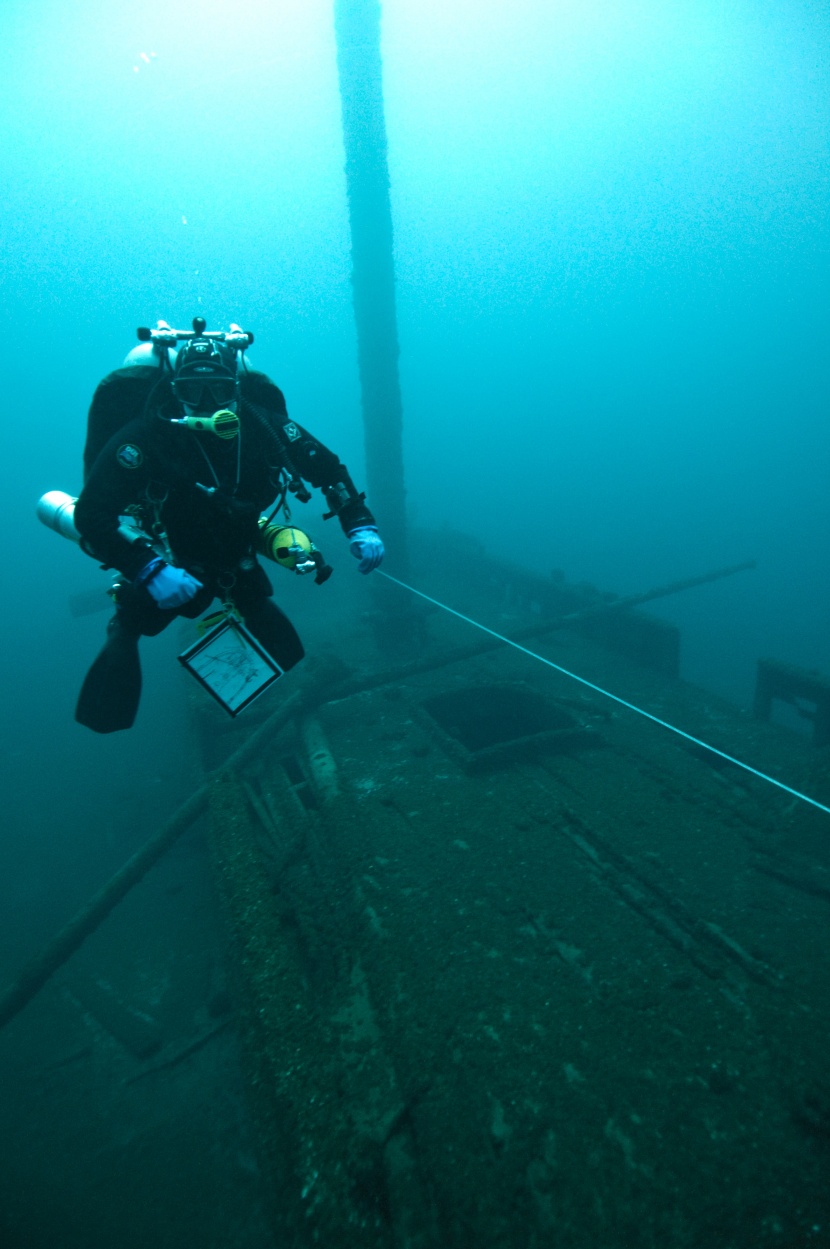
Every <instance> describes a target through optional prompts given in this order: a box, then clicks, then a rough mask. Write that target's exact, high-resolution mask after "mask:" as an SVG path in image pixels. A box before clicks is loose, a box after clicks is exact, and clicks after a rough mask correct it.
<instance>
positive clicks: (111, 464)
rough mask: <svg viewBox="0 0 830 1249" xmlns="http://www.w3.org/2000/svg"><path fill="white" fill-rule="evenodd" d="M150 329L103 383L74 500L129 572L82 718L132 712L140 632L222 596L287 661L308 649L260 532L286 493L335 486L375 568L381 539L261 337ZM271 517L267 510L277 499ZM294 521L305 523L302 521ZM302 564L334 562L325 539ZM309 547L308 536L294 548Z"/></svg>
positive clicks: (102, 725) (97, 550)
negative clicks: (275, 369) (279, 590)
mask: <svg viewBox="0 0 830 1249" xmlns="http://www.w3.org/2000/svg"><path fill="white" fill-rule="evenodd" d="M205 327H206V323H205V321H204V319H203V318H201V317H196V318H195V319H194V321H193V333H190V331H182V330H172V329H171V328H170V326H169V325H167V323H166V322H163V321H160V322H159V323H158V326H157V328H156V329H153V330H149V329H142V330H139V338H140V339H143V340H144V341H143V342H142V343H141V345H140V346H138V347H136V348H134V349H133V350H132V351H131V352H130V353H129V355H128V356H127V358H126V360H125V361H124V366H123V367H122V368H120V369H116V370H115V371H114V372H113V373H110V374H109V375H108V376H107V377H105V378H104V379H103V381H102V382H101V383H100V384H99V386H98V388H97V389H96V391H95V395H94V397H93V400H92V405H91V407H90V413H89V423H88V427H87V442H86V447H85V450H84V486H83V490H82V491H81V494H80V496H79V497H78V499H77V502H76V503H75V509H74V525H75V529H76V530H77V533H78V534H79V535H80V539H81V546H82V548H83V549H84V550H85V551H86V553H87V554H88V555H91V556H93V557H94V558H95V559H97V560H99V561H100V562H101V564H102V566H103V567H104V568H114V569H116V570H117V572H118V574H119V576H118V579H117V581H116V583H115V586H114V588H113V591H112V593H113V598H114V600H115V604H116V610H115V615H114V616H113V617H112V619H111V620H110V622H109V625H108V627H107V641H106V644H105V646H104V648H103V650H102V651H101V653H100V654H99V655H98V657H97V659H96V660H95V661H94V663H93V664H92V667H91V668H90V670H89V672H88V674H87V676H86V679H85V680H84V683H83V686H82V689H81V693H80V696H79V698H78V704H77V708H76V712H75V718H76V720H77V721H78V722H79V723H80V724H83V725H85V726H86V727H88V728H90V729H92V730H94V731H95V732H97V733H112V732H116V731H118V730H120V729H128V728H130V727H131V726H132V724H133V722H134V720H135V716H136V712H137V710H138V704H139V699H140V696H141V667H140V663H139V654H138V640H139V638H140V637H141V636H142V635H147V636H155V635H156V634H157V633H160V632H161V631H162V630H163V629H165V628H166V627H167V625H169V624H170V623H171V621H173V620H175V619H176V617H177V616H187V617H191V618H192V617H195V616H198V615H200V614H201V613H202V612H204V611H205V610H206V608H207V607H208V606H209V605H210V603H211V602H212V601H213V600H214V598H216V597H219V598H221V599H222V600H223V602H224V604H225V606H226V608H227V610H228V611H235V612H236V613H237V615H238V616H241V618H242V621H243V622H244V625H245V627H246V628H247V629H248V631H249V632H250V633H251V634H252V635H253V637H254V638H255V639H256V640H257V642H259V644H260V645H261V646H262V647H263V648H264V649H265V650H266V651H267V652H268V654H269V655H270V656H271V657H272V658H273V660H274V661H275V662H276V664H277V665H278V667H279V668H281V669H283V670H287V669H289V668H293V667H294V665H295V664H297V663H298V662H299V661H300V660H301V659H302V658H303V655H304V651H303V645H302V642H301V641H300V638H299V636H298V634H297V632H296V630H295V629H294V626H293V625H292V623H291V621H290V620H289V619H288V617H287V616H286V615H285V614H284V613H283V612H282V611H281V610H280V609H279V608H278V607H277V606H276V604H275V603H274V601H273V597H272V596H273V589H272V587H271V583H270V581H269V579H268V576H267V575H266V573H265V570H264V569H263V568H262V566H261V565H260V563H259V561H258V559H257V552H258V551H259V552H262V551H263V545H262V535H263V531H264V530H266V531H267V524H268V523H269V522H270V521H271V520H272V519H273V517H274V516H275V515H276V513H277V512H278V511H279V509H280V508H281V507H282V508H284V509H285V510H286V515H288V512H287V497H288V495H289V494H292V495H294V496H295V497H296V498H297V499H298V500H299V501H301V502H306V501H307V500H308V499H310V498H311V495H310V493H309V491H308V490H307V489H306V485H305V483H306V482H308V483H310V485H312V486H314V487H315V488H317V489H320V490H322V492H323V494H324V496H325V499H326V502H327V504H328V507H329V511H328V513H327V514H326V516H325V519H328V518H330V517H332V516H336V517H337V519H338V521H339V522H340V526H341V528H342V529H343V532H344V533H345V535H346V537H347V539H348V540H349V543H350V550H351V552H352V554H353V555H354V556H355V557H356V558H357V559H358V560H359V561H360V564H359V571H360V572H362V573H369V572H371V571H372V570H373V569H374V568H376V567H377V566H378V564H379V563H380V562H381V559H382V558H383V543H382V541H381V539H380V535H379V533H378V529H377V525H376V524H375V520H374V517H373V516H372V513H371V512H370V511H369V509H368V508H367V506H366V504H365V501H364V497H365V496H364V495H363V494H361V493H359V492H358V491H357V489H356V488H355V486H354V484H353V482H352V480H351V478H350V476H349V474H348V471H347V470H346V468H345V467H344V465H343V464H341V462H340V460H339V459H338V457H337V456H336V455H335V454H334V453H333V452H332V451H329V450H328V448H327V447H325V446H323V444H322V443H321V442H319V441H318V440H317V439H316V438H314V437H313V436H312V435H311V434H310V433H308V431H307V430H305V429H303V427H302V426H300V425H298V424H297V423H296V422H294V421H292V420H290V419H289V416H288V412H287V409H286V405H285V399H284V397H283V394H282V392H281V391H280V390H279V388H278V387H277V386H276V385H274V383H273V382H272V381H271V380H270V379H269V378H268V377H267V376H266V375H265V374H264V373H259V372H255V371H253V370H252V369H251V368H250V367H249V365H248V361H247V359H246V357H245V355H244V351H245V348H246V347H247V346H248V345H249V343H250V342H252V341H253V335H252V334H249V333H247V332H246V331H243V330H241V329H240V328H239V327H238V326H235V325H234V326H232V327H231V330H230V332H228V333H224V332H217V331H212V332H208V331H206V328H205ZM269 508H270V509H271V514H270V516H269V517H266V518H261V514H262V513H263V511H264V510H266V509H269ZM292 532H293V531H292ZM307 548H308V549H307V550H305V551H303V552H301V553H300V555H301V558H300V559H299V560H298V561H297V567H296V569H295V570H296V571H300V572H310V571H313V572H315V573H316V580H317V581H318V582H321V581H323V580H325V579H326V577H327V576H328V575H329V573H330V572H331V569H330V568H328V567H327V565H325V563H324V562H323V560H322V556H321V555H320V554H319V552H317V551H316V548H314V546H313V544H312V543H310V542H309V543H307ZM293 549H294V550H297V548H293Z"/></svg>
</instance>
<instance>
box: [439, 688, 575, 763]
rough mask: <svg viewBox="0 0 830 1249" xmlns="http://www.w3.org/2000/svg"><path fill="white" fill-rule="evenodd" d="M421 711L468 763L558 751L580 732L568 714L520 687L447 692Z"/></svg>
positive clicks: (541, 697) (545, 699)
mask: <svg viewBox="0 0 830 1249" xmlns="http://www.w3.org/2000/svg"><path fill="white" fill-rule="evenodd" d="M421 708H422V710H423V711H424V712H425V713H426V714H427V715H428V716H429V717H430V718H431V720H432V721H433V722H434V724H435V725H436V726H437V728H438V730H439V732H440V734H441V735H443V736H444V738H445V740H446V741H447V744H448V745H450V744H453V745H455V746H456V747H457V748H460V750H461V752H462V754H463V758H464V762H466V763H468V764H474V763H475V762H476V761H480V762H482V763H483V762H485V761H487V760H492V761H493V762H496V761H497V760H498V759H499V758H501V757H504V756H505V755H506V754H511V753H513V752H514V751H515V750H521V749H522V748H528V749H529V748H532V747H534V746H538V747H544V746H555V745H556V743H557V742H560V743H561V742H563V739H568V741H571V740H572V739H573V735H574V733H578V732H579V729H580V726H579V725H578V724H577V722H576V721H575V720H574V718H573V716H571V715H569V714H568V712H566V711H563V710H562V708H561V707H558V706H556V704H555V703H553V702H551V700H550V699H547V698H544V697H543V696H542V695H541V694H537V693H536V692H535V691H534V690H531V689H528V688H527V687H526V686H524V685H520V684H493V685H473V686H468V687H467V688H465V689H458V690H448V691H446V692H444V693H442V694H436V695H434V696H433V697H432V698H427V699H425V700H424V702H423V703H421Z"/></svg>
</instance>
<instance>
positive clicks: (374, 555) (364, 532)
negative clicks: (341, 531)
mask: <svg viewBox="0 0 830 1249" xmlns="http://www.w3.org/2000/svg"><path fill="white" fill-rule="evenodd" d="M347 537H348V539H349V550H350V551H351V553H352V555H353V556H354V557H355V559H359V560H360V563H359V564H358V566H357V571H358V572H371V571H372V569H373V568H377V566H378V564H379V563H380V561H381V560H382V559H383V543H382V542H381V539H380V534H379V533H378V531H377V529H375V528H374V527H372V526H369V525H363V526H362V527H361V528H359V529H350V530H349V532H348V535H347Z"/></svg>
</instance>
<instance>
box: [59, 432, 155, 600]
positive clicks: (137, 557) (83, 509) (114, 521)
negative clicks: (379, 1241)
mask: <svg viewBox="0 0 830 1249" xmlns="http://www.w3.org/2000/svg"><path fill="white" fill-rule="evenodd" d="M151 467H152V463H151V457H150V456H149V455H148V453H147V447H146V424H145V422H144V421H143V420H135V421H131V422H130V423H129V424H127V425H125V426H124V428H123V429H121V430H119V431H118V433H117V434H116V435H115V436H114V437H112V438H111V439H110V440H109V442H108V443H107V444H106V446H105V447H104V449H103V451H102V452H101V453H100V455H99V456H98V457H97V459H96V460H95V463H94V464H93V465H92V467H91V469H90V470H89V472H88V474H87V479H86V482H85V484H84V488H83V490H82V491H81V493H80V496H79V498H78V501H77V503H76V504H75V528H76V529H77V530H78V532H79V534H80V535H81V540H82V541H81V545H82V547H83V549H84V550H85V551H86V552H87V554H88V555H92V556H93V557H94V558H95V559H97V560H100V561H101V563H102V564H103V565H104V566H105V567H106V568H117V569H118V570H119V572H123V573H124V575H125V576H126V577H129V578H130V579H131V580H132V578H134V577H135V576H136V574H137V573H139V572H140V571H141V569H142V568H143V567H144V565H145V564H146V563H147V561H148V560H149V559H151V558H152V556H153V554H154V548H153V545H152V543H151V541H150V539H149V538H138V539H137V540H136V541H130V540H129V539H128V538H126V537H125V536H124V535H123V534H122V533H121V532H120V530H119V526H120V517H121V516H123V515H124V513H125V512H126V510H127V508H129V507H130V506H132V505H134V504H138V503H140V501H141V499H142V498H143V495H144V492H145V490H146V488H147V485H148V483H149V481H150V479H151V472H150V470H151Z"/></svg>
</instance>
